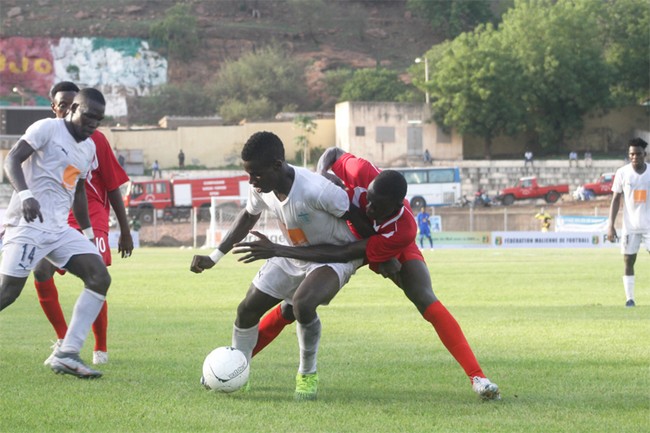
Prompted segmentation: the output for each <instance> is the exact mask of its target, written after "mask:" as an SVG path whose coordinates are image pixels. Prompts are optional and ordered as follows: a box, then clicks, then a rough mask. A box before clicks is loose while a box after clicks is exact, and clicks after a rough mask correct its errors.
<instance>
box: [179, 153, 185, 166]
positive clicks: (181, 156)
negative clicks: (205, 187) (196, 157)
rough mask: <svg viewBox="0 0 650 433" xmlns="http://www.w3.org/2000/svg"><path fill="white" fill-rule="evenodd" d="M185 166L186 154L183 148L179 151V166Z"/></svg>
mask: <svg viewBox="0 0 650 433" xmlns="http://www.w3.org/2000/svg"><path fill="white" fill-rule="evenodd" d="M183 167H185V154H184V153H183V149H181V150H180V151H179V152H178V168H183Z"/></svg>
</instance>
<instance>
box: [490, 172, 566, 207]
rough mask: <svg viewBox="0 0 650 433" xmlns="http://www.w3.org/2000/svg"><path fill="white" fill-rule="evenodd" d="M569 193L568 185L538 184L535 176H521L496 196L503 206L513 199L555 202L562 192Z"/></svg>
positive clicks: (510, 202) (511, 202)
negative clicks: (515, 183)
mask: <svg viewBox="0 0 650 433" xmlns="http://www.w3.org/2000/svg"><path fill="white" fill-rule="evenodd" d="M568 193H569V185H568V184H562V185H549V186H540V185H538V184H537V178H536V177H522V178H521V179H519V182H517V185H515V186H513V187H511V188H505V189H503V190H502V191H501V192H500V193H499V194H498V195H497V197H496V199H497V200H498V201H500V202H501V203H502V204H504V205H505V206H510V205H511V204H513V203H514V202H515V200H526V199H533V198H543V199H544V200H546V203H555V202H556V201H558V200H559V199H560V196H561V195H562V194H568Z"/></svg>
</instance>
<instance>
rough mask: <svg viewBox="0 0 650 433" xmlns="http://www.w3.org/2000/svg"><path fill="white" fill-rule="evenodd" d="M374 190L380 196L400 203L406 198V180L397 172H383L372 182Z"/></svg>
mask: <svg viewBox="0 0 650 433" xmlns="http://www.w3.org/2000/svg"><path fill="white" fill-rule="evenodd" d="M373 183H374V190H375V191H377V192H378V193H380V194H381V195H382V196H385V197H390V198H391V199H395V200H396V201H399V202H401V201H402V200H404V197H405V196H406V188H407V185H406V179H404V176H402V174H401V173H400V172H398V171H395V170H384V171H382V172H381V173H379V174H378V175H377V177H376V178H375V179H374V180H373Z"/></svg>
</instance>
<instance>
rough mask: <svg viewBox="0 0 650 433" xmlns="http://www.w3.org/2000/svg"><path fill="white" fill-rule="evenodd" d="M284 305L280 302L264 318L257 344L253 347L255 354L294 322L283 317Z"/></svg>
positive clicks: (261, 322) (261, 321)
mask: <svg viewBox="0 0 650 433" xmlns="http://www.w3.org/2000/svg"><path fill="white" fill-rule="evenodd" d="M281 307H282V305H281V304H278V306H277V307H275V308H274V309H272V310H271V311H269V312H268V314H266V315H265V316H264V317H262V320H260V326H259V330H258V334H257V344H256V345H255V348H253V356H255V355H256V354H257V353H258V352H260V351H261V350H262V349H264V348H265V347H266V346H268V345H269V344H270V343H271V341H273V340H275V337H277V336H278V335H280V333H281V332H282V330H283V329H284V327H285V326H287V325H289V324H290V323H292V322H293V320H287V319H285V318H284V317H282V308H281Z"/></svg>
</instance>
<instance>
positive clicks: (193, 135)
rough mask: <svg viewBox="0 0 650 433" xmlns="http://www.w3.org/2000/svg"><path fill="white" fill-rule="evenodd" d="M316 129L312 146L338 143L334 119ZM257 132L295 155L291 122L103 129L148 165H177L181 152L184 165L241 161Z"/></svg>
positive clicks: (290, 156) (289, 155) (113, 141)
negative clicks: (271, 135) (274, 138)
mask: <svg viewBox="0 0 650 433" xmlns="http://www.w3.org/2000/svg"><path fill="white" fill-rule="evenodd" d="M315 122H316V124H317V125H318V126H317V127H316V132H315V133H314V134H310V135H308V138H309V147H310V148H312V149H313V148H314V147H323V148H327V147H331V146H334V145H335V134H334V119H317V120H315ZM258 131H271V132H273V133H275V134H277V135H278V137H280V139H281V140H282V142H283V143H284V146H285V153H286V158H287V159H288V160H292V159H294V158H295V155H296V151H297V150H298V149H297V146H296V144H295V143H296V137H298V136H300V135H302V134H303V133H302V130H300V128H298V127H297V126H296V125H294V124H293V123H292V122H268V123H246V124H244V125H234V126H204V127H191V128H178V129H177V130H163V129H150V130H133V129H130V130H120V129H112V130H110V129H106V128H102V132H104V133H105V134H106V137H107V138H108V140H109V142H110V143H111V145H112V146H113V147H114V148H116V149H118V150H122V149H142V151H143V155H144V164H145V167H146V168H149V167H150V166H151V163H152V162H153V161H154V160H155V159H157V160H158V162H159V163H160V166H161V168H163V169H164V168H167V167H177V166H178V151H179V150H181V149H183V153H185V165H192V164H194V165H204V166H206V167H209V168H216V167H223V166H226V165H229V164H239V161H240V159H239V154H240V152H241V149H242V147H243V145H244V143H245V142H246V140H248V138H249V137H250V136H251V135H253V134H254V133H255V132H258Z"/></svg>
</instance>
